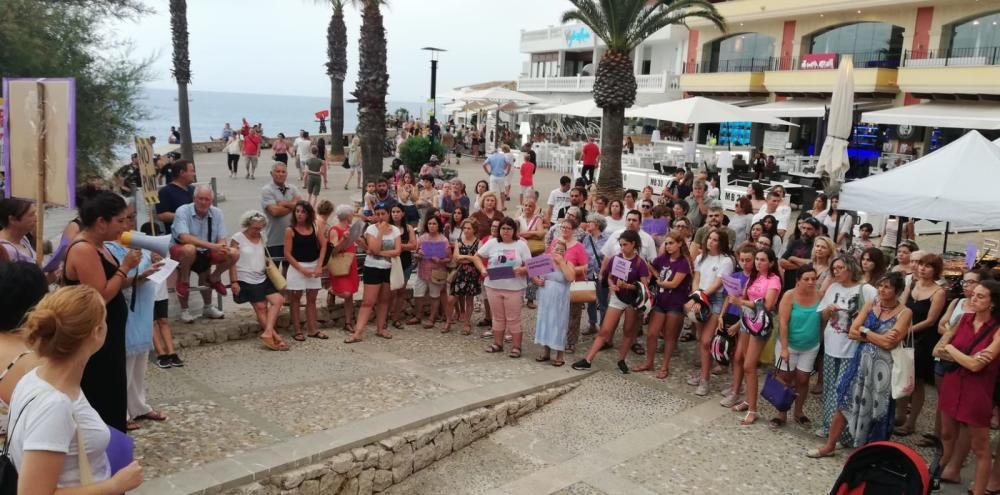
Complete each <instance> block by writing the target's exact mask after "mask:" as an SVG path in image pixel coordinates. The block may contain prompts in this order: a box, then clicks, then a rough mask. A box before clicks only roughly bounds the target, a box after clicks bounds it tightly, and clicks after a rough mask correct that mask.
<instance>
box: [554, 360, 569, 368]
mask: <svg viewBox="0 0 1000 495" xmlns="http://www.w3.org/2000/svg"><path fill="white" fill-rule="evenodd" d="M564 364H566V361H552V366H555V367H556V368H558V367H560V366H562V365H564Z"/></svg>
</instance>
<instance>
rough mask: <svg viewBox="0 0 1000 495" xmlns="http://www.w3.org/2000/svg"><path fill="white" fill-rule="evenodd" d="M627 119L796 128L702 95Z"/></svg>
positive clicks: (634, 111)
mask: <svg viewBox="0 0 1000 495" xmlns="http://www.w3.org/2000/svg"><path fill="white" fill-rule="evenodd" d="M625 116H626V117H641V118H646V119H656V120H666V121H669V122H679V123H682V124H718V123H721V122H757V123H761V124H775V125H795V124H793V123H791V122H787V121H784V120H781V119H779V118H776V117H771V116H769V115H764V114H762V113H760V112H753V111H750V110H748V109H746V108H742V107H738V106H736V105H730V104H728V103H723V102H721V101H718V100H713V99H711V98H705V97H703V96H694V97H691V98H684V99H683V100H674V101H668V102H666V103H657V104H655V105H649V106H647V107H638V108H632V109H630V110H626V111H625Z"/></svg>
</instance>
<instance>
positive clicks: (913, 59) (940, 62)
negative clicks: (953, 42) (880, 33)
mask: <svg viewBox="0 0 1000 495" xmlns="http://www.w3.org/2000/svg"><path fill="white" fill-rule="evenodd" d="M986 65H1000V46H986V47H979V48H950V49H948V50H906V51H905V52H903V67H953V66H965V67H970V66H971V67H975V66H986Z"/></svg>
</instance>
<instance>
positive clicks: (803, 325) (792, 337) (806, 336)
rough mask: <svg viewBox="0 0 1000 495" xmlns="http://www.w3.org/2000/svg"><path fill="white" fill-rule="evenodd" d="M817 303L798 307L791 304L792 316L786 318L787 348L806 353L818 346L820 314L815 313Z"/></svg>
mask: <svg viewBox="0 0 1000 495" xmlns="http://www.w3.org/2000/svg"><path fill="white" fill-rule="evenodd" d="M818 306H819V303H816V304H813V305H812V306H800V305H798V304H795V303H792V314H791V315H789V317H788V347H789V348H792V349H795V350H797V351H808V350H809V349H812V348H813V347H816V346H818V345H819V335H820V333H819V324H820V314H819V312H817V311H816V308H817V307H818Z"/></svg>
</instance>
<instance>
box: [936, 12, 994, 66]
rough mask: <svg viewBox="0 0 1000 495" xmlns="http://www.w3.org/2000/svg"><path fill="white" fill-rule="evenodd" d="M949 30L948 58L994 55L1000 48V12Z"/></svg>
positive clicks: (957, 25)
mask: <svg viewBox="0 0 1000 495" xmlns="http://www.w3.org/2000/svg"><path fill="white" fill-rule="evenodd" d="M951 30H952V31H951V39H950V43H949V44H948V48H949V53H948V56H949V57H982V56H987V55H990V54H993V55H995V54H996V52H997V51H998V48H997V47H1000V12H994V13H992V14H987V15H984V16H980V17H977V18H975V19H969V20H967V21H965V22H962V23H961V24H955V25H954V26H953V27H952V28H951Z"/></svg>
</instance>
